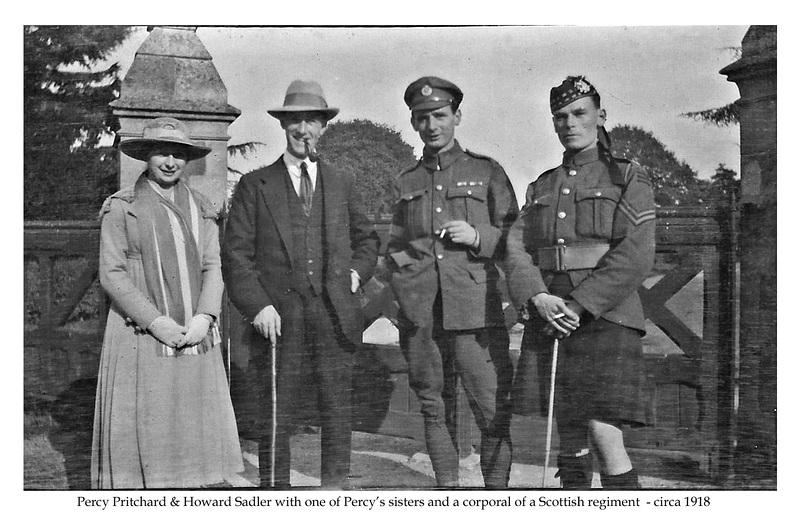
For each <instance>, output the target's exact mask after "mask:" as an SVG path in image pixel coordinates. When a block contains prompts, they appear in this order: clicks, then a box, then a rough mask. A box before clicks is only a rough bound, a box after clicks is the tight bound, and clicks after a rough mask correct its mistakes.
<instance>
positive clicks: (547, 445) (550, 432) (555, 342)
mask: <svg viewBox="0 0 800 530" xmlns="http://www.w3.org/2000/svg"><path fill="white" fill-rule="evenodd" d="M552 362H553V365H552V366H551V367H550V403H549V404H548V406H547V441H545V451H544V469H543V470H542V487H543V488H544V481H545V477H547V466H549V465H550V443H551V442H552V441H553V401H554V399H555V396H556V365H557V364H558V337H556V338H555V339H553V361H552Z"/></svg>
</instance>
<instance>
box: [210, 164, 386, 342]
mask: <svg viewBox="0 0 800 530" xmlns="http://www.w3.org/2000/svg"><path fill="white" fill-rule="evenodd" d="M318 169H319V171H318V173H317V178H321V179H322V182H323V186H322V193H323V196H324V201H325V217H324V219H323V223H324V230H323V232H324V234H323V237H324V241H323V247H324V248H323V252H324V256H325V263H326V275H325V278H324V286H325V289H326V291H327V293H328V296H329V297H330V300H331V303H332V304H333V307H334V309H335V311H336V314H337V317H338V319H339V323H340V325H341V327H342V331H343V332H344V334H345V335H346V336H347V337H348V338H349V339H350V340H351V341H352V342H353V343H354V344H361V334H362V332H363V329H364V317H363V313H362V311H361V304H360V303H359V299H358V297H357V296H356V295H354V294H352V293H351V292H350V270H351V269H353V270H355V271H356V272H358V274H359V276H361V282H362V284H363V283H365V282H366V281H367V280H369V279H370V278H371V277H372V274H373V272H374V270H375V263H376V260H377V255H378V246H379V239H378V235H377V233H376V232H375V229H374V226H373V224H372V223H371V222H370V221H369V219H368V218H367V216H366V214H365V213H364V209H363V205H362V203H361V201H360V200H359V199H358V197H357V194H356V193H355V189H354V186H355V183H354V181H353V178H352V177H350V176H349V175H344V174H342V173H339V172H338V171H336V170H335V169H334V168H333V167H331V166H330V165H328V164H326V163H324V162H322V161H320V162H319V167H318ZM287 174H288V171H287V169H286V166H285V164H284V162H283V157H282V156H281V158H278V160H277V161H275V162H274V163H273V164H272V165H270V166H268V167H266V168H261V169H258V170H256V171H253V172H251V173H248V174H247V175H245V176H244V177H242V178H241V180H240V181H239V184H238V185H237V187H236V192H235V194H234V196H233V201H232V203H231V209H230V213H229V215H228V222H227V227H226V229H225V235H224V238H223V245H222V273H223V278H224V280H225V285H226V287H227V290H228V296H229V297H230V299H231V301H232V302H233V304H234V305H235V306H236V308H237V309H238V310H239V311H240V312H241V313H242V315H244V317H245V318H247V319H249V320H250V321H252V320H253V319H254V318H255V317H256V315H257V314H258V313H259V312H260V311H261V310H262V309H264V308H265V307H267V306H268V305H274V306H275V309H276V310H277V311H278V314H281V307H282V305H283V303H284V301H285V300H286V299H287V297H289V296H292V295H293V293H292V289H293V285H292V282H293V279H292V270H293V268H294V267H303V266H304V264H301V263H292V256H293V255H294V254H293V252H292V248H291V245H292V233H291V220H290V213H289V204H288V202H287V200H286V197H287V193H288V190H287V186H289V185H290V184H288V175H287ZM292 191H293V190H292ZM282 325H284V326H287V325H288V326H291V325H292V323H291V322H285V321H284V322H283V324H282Z"/></svg>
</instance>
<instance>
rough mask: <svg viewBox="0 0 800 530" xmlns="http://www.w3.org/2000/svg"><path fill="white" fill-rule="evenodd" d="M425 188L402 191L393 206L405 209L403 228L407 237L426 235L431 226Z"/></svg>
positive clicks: (414, 237) (415, 237)
mask: <svg viewBox="0 0 800 530" xmlns="http://www.w3.org/2000/svg"><path fill="white" fill-rule="evenodd" d="M427 193H428V190H427V189H424V188H423V189H420V190H413V191H408V192H404V193H403V194H402V195H401V196H400V198H399V199H398V200H397V204H396V205H395V208H401V209H402V210H403V211H405V229H406V235H407V237H408V239H410V240H411V239H417V238H419V237H423V236H425V235H428V231H429V230H430V227H431V219H430V216H431V213H430V204H429V202H430V201H429V200H427V199H426V195H427Z"/></svg>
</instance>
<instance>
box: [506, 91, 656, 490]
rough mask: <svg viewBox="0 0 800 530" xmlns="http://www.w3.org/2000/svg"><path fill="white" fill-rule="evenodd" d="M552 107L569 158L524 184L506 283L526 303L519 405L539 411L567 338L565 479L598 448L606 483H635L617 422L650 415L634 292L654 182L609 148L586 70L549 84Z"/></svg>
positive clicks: (565, 483)
mask: <svg viewBox="0 0 800 530" xmlns="http://www.w3.org/2000/svg"><path fill="white" fill-rule="evenodd" d="M550 110H551V112H552V114H553V126H554V129H555V132H556V134H557V135H558V138H559V141H560V142H561V144H562V145H563V147H564V156H563V160H562V163H561V165H559V166H558V167H556V168H554V169H551V170H549V171H547V172H545V173H544V174H542V175H541V176H540V177H539V178H538V179H537V180H535V181H534V182H533V183H531V184H530V185H529V186H528V190H527V194H526V203H525V207H524V208H523V210H522V213H521V214H520V216H519V218H518V219H517V221H516V222H515V223H514V226H513V227H512V229H511V231H510V233H509V236H508V257H507V261H506V267H505V270H506V275H507V279H508V286H509V294H510V296H511V298H512V300H513V302H514V304H515V307H518V308H520V309H521V313H522V314H526V313H529V314H530V318H529V319H528V320H527V322H526V325H525V334H524V336H523V341H522V351H521V356H520V360H519V364H518V366H517V375H516V378H515V381H514V395H513V400H514V411H515V412H516V413H520V414H532V413H533V408H534V407H533V403H534V402H535V401H536V399H535V396H534V395H533V392H532V388H533V385H532V382H533V379H535V377H536V376H535V375H533V373H534V372H536V371H537V368H538V373H539V376H540V377H539V388H540V391H543V390H544V389H547V388H549V387H550V385H549V384H548V383H549V378H550V375H549V374H550V373H551V366H550V365H551V362H550V361H551V359H552V354H551V348H552V346H553V338H554V337H557V338H559V343H558V345H557V346H558V348H559V350H558V351H559V353H558V357H557V359H558V360H557V363H556V364H557V366H556V368H557V370H556V383H555V400H554V401H555V418H556V423H557V425H558V434H559V439H560V451H559V456H558V468H559V471H558V475H557V476H559V477H560V479H561V485H562V487H563V488H565V489H589V488H590V487H591V485H592V454H594V455H595V456H597V457H598V460H599V467H600V475H601V483H602V486H603V488H606V489H635V488H638V487H639V481H638V475H637V471H636V469H635V468H634V467H633V464H632V462H631V460H630V458H629V456H628V453H627V451H626V449H625V445H624V441H623V434H622V430H621V427H622V426H623V425H624V424H629V425H634V426H635V425H641V424H642V423H643V416H642V411H641V408H640V402H641V400H640V398H639V382H640V378H641V376H642V373H643V372H642V370H643V356H642V342H641V336H642V335H644V332H645V327H644V314H643V311H642V304H641V301H640V300H639V295H638V292H637V291H638V289H639V286H640V285H641V284H642V282H643V281H644V280H645V278H646V277H647V275H648V273H649V272H650V270H651V268H652V266H653V260H654V256H655V225H656V223H655V219H656V213H655V206H654V202H653V190H652V187H651V184H650V179H649V177H648V175H647V173H646V171H645V170H644V169H643V168H642V167H641V166H639V165H638V164H635V163H632V162H629V161H627V160H623V159H619V158H615V157H614V156H613V155H612V154H611V151H610V139H609V137H608V135H607V133H606V131H605V127H604V124H605V120H606V111H605V110H604V109H603V108H602V107H601V105H600V95H599V94H598V92H597V90H596V89H595V87H594V86H593V85H592V84H591V83H590V82H589V81H588V80H587V79H586V78H585V77H583V76H570V77H567V78H566V79H565V80H564V82H563V83H561V84H560V85H559V86H556V87H553V89H552V90H551V91H550ZM536 364H538V367H536V366H535V365H536ZM540 400H541V403H542V404H544V403H545V402H546V401H547V397H546V396H545V395H541V396H540Z"/></svg>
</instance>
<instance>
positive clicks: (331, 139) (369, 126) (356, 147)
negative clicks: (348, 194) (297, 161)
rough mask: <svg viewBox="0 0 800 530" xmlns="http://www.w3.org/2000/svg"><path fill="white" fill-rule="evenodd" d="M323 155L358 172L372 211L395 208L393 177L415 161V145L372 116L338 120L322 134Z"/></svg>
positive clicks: (344, 169)
mask: <svg viewBox="0 0 800 530" xmlns="http://www.w3.org/2000/svg"><path fill="white" fill-rule="evenodd" d="M318 150H319V153H320V156H321V157H323V158H324V159H325V160H326V161H328V162H330V163H331V164H333V165H335V166H336V167H338V168H339V169H341V170H342V171H345V172H348V173H350V174H352V175H355V179H356V184H357V187H358V189H359V191H360V193H361V195H362V197H363V199H364V202H365V204H366V208H367V212H368V213H369V214H370V215H380V214H385V213H389V212H390V211H391V204H390V202H389V196H388V191H389V190H390V189H391V183H392V179H393V178H394V177H395V176H397V175H398V174H399V173H400V171H402V170H403V169H405V168H406V167H409V166H410V165H412V164H413V163H414V162H415V160H416V159H415V157H414V148H413V147H411V146H410V145H408V144H407V143H406V142H405V141H403V138H402V136H401V135H400V133H399V132H398V131H396V130H394V129H393V128H391V127H389V126H388V125H383V124H377V123H374V122H371V121H369V120H352V121H337V122H334V123H331V124H330V125H328V128H327V130H326V131H325V133H324V134H323V135H322V138H320V142H319V146H318Z"/></svg>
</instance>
